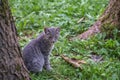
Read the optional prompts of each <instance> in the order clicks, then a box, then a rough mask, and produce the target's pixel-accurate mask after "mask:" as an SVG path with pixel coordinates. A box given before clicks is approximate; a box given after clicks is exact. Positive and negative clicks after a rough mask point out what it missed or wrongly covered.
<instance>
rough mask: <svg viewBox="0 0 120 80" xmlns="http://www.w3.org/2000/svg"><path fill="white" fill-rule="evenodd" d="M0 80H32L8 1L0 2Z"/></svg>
mask: <svg viewBox="0 0 120 80" xmlns="http://www.w3.org/2000/svg"><path fill="white" fill-rule="evenodd" d="M0 80H30V78H29V75H28V71H27V69H26V67H25V66H24V62H23V60H22V55H21V50H20V47H19V45H18V41H17V35H16V28H15V24H14V20H13V17H12V15H11V11H10V9H9V6H8V0H0Z"/></svg>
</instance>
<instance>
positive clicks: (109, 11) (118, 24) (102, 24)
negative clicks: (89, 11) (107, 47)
mask: <svg viewBox="0 0 120 80" xmlns="http://www.w3.org/2000/svg"><path fill="white" fill-rule="evenodd" d="M114 28H117V29H120V0H110V1H109V4H108V6H107V8H106V10H105V11H104V13H103V14H102V16H100V18H99V19H98V20H97V21H96V22H95V23H94V24H93V26H91V27H90V28H89V29H88V30H87V31H85V32H83V33H82V34H80V35H78V36H77V37H75V38H78V39H87V38H88V37H90V36H92V35H95V34H96V33H99V32H103V31H110V30H113V29H114Z"/></svg>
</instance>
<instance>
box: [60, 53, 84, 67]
mask: <svg viewBox="0 0 120 80" xmlns="http://www.w3.org/2000/svg"><path fill="white" fill-rule="evenodd" d="M61 57H62V58H63V59H64V60H65V61H66V62H68V63H70V64H72V65H73V66H74V67H77V68H81V69H82V66H81V64H86V62H85V61H84V60H78V59H75V58H68V57H66V56H64V55H61Z"/></svg>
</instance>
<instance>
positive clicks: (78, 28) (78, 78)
mask: <svg viewBox="0 0 120 80" xmlns="http://www.w3.org/2000/svg"><path fill="white" fill-rule="evenodd" d="M9 1H10V6H11V10H12V13H13V16H14V18H15V22H16V27H17V30H18V34H19V43H20V46H21V48H23V47H24V46H25V45H26V44H27V43H28V42H29V41H30V40H31V39H33V38H35V37H36V36H37V35H39V33H40V32H42V31H43V28H44V27H47V26H59V27H60V28H61V33H60V38H59V40H58V42H57V43H56V44H55V48H54V50H53V51H52V55H51V57H50V59H51V64H52V67H53V71H50V72H47V71H46V70H43V72H41V73H39V74H38V75H35V74H30V75H31V77H32V79H33V80H48V79H49V80H120V76H119V75H120V63H119V58H120V38H118V37H117V35H116V34H117V32H118V30H117V29H115V30H113V33H114V37H113V38H112V39H105V36H106V33H102V34H97V35H96V36H94V37H91V38H89V39H88V40H74V41H71V40H70V38H72V37H74V36H77V35H78V34H80V33H82V32H84V31H85V30H87V29H88V28H89V27H90V26H91V25H92V24H93V23H94V22H95V21H96V20H97V19H98V18H99V16H100V15H101V14H102V12H103V11H104V10H105V7H106V6H107V4H108V0H101V1H98V0H44V1H43V0H9ZM82 18H83V20H82V21H80V19H82ZM63 54H64V55H66V56H68V57H70V58H76V59H80V60H84V61H86V62H87V63H86V64H82V65H81V66H82V69H80V68H74V67H73V66H72V65H70V64H68V63H67V62H65V61H64V60H63V59H62V58H61V57H60V55H63ZM93 54H95V55H100V56H102V57H103V59H102V60H101V61H99V62H95V61H94V60H92V59H91V57H90V56H91V55H93Z"/></svg>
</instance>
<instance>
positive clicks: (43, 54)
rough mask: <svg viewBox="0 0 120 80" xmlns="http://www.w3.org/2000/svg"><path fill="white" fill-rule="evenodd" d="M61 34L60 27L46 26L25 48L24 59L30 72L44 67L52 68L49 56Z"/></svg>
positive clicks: (38, 70)
mask: <svg viewBox="0 0 120 80" xmlns="http://www.w3.org/2000/svg"><path fill="white" fill-rule="evenodd" d="M59 35H60V28H59V27H51V28H44V31H43V32H42V33H41V34H40V35H39V36H38V37H37V38H36V39H33V40H32V41H31V42H30V43H28V44H27V45H26V46H25V47H24V49H23V61H24V63H25V65H26V67H27V69H28V70H29V71H30V72H35V73H37V72H41V71H42V69H43V67H45V68H46V70H48V71H50V70H52V67H51V65H50V60H49V56H50V53H51V51H52V49H53V47H54V43H55V42H56V41H57V40H58V38H59Z"/></svg>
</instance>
